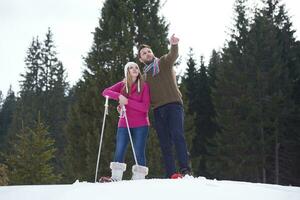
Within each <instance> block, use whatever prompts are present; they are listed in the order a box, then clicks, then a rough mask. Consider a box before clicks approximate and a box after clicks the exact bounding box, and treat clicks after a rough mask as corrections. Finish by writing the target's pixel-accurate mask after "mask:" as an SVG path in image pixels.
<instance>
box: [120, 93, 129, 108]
mask: <svg viewBox="0 0 300 200" xmlns="http://www.w3.org/2000/svg"><path fill="white" fill-rule="evenodd" d="M119 104H120V105H121V106H123V105H127V104H128V99H127V98H126V97H124V96H123V95H120V96H119Z"/></svg>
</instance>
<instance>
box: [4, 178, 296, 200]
mask: <svg viewBox="0 0 300 200" xmlns="http://www.w3.org/2000/svg"><path fill="white" fill-rule="evenodd" d="M18 199H20V200H21V199H22V200H60V199H61V200H86V199H93V200H94V199H97V200H123V199H130V200H167V199H170V200H187V199H197V200H198V199H199V200H217V199H218V200H260V199H261V200H268V199H269V200H300V187H292V186H279V185H269V184H258V183H247V182H235V181H217V180H207V179H205V178H185V179H148V180H137V181H122V182H114V183H87V182H80V183H79V182H75V183H74V184H72V185H44V186H40V185H33V186H2V187H0V200H18Z"/></svg>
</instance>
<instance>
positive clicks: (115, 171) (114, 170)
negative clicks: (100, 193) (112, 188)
mask: <svg viewBox="0 0 300 200" xmlns="http://www.w3.org/2000/svg"><path fill="white" fill-rule="evenodd" d="M110 169H111V179H112V180H113V181H121V180H122V177H123V172H124V171H125V170H126V164H125V163H119V162H111V163H110Z"/></svg>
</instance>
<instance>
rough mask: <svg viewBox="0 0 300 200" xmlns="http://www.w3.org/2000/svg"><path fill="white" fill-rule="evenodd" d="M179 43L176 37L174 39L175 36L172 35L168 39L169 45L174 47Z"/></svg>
mask: <svg viewBox="0 0 300 200" xmlns="http://www.w3.org/2000/svg"><path fill="white" fill-rule="evenodd" d="M178 43H179V38H178V37H175V34H173V35H172V36H171V38H170V44H171V45H176V44H178Z"/></svg>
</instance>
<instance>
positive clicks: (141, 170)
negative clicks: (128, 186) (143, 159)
mask: <svg viewBox="0 0 300 200" xmlns="http://www.w3.org/2000/svg"><path fill="white" fill-rule="evenodd" d="M148 171H149V169H148V167H145V166H141V165H133V166H132V178H131V179H132V180H139V179H145V176H147V174H148Z"/></svg>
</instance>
